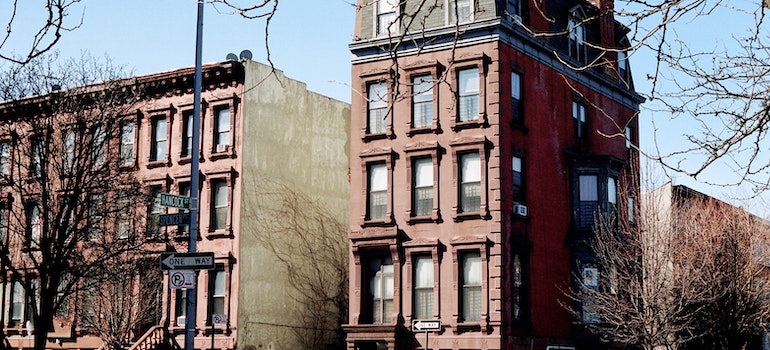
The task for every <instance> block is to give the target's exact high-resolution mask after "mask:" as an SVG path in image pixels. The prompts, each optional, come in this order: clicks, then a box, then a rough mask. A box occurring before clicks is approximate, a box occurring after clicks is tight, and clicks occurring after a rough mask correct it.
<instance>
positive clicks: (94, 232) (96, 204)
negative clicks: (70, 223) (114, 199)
mask: <svg viewBox="0 0 770 350" xmlns="http://www.w3.org/2000/svg"><path fill="white" fill-rule="evenodd" d="M104 205H105V203H104V194H102V193H99V192H92V193H89V194H88V218H87V219H86V225H88V240H89V241H96V240H98V239H100V238H101V237H102V234H103V231H104V224H103V220H104V210H105V206H104Z"/></svg>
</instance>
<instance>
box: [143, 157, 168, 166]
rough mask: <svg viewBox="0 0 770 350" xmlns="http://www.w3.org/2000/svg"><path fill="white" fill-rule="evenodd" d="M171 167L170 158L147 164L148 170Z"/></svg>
mask: <svg viewBox="0 0 770 350" xmlns="http://www.w3.org/2000/svg"><path fill="white" fill-rule="evenodd" d="M169 165H170V164H169V161H168V158H166V159H163V160H151V161H149V162H147V169H152V168H160V167H165V166H169Z"/></svg>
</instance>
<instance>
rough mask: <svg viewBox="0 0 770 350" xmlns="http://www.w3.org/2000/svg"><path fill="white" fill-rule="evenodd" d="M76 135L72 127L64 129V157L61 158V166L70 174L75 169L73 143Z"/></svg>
mask: <svg viewBox="0 0 770 350" xmlns="http://www.w3.org/2000/svg"><path fill="white" fill-rule="evenodd" d="M76 136H77V134H76V133H75V130H74V129H69V130H66V131H64V157H63V158H62V162H63V164H62V167H63V168H64V169H63V170H64V171H63V172H64V173H65V174H71V173H72V171H73V170H75V144H76V142H77V141H76Z"/></svg>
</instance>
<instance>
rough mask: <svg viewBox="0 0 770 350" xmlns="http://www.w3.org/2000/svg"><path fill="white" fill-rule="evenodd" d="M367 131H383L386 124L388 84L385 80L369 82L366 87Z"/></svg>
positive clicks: (376, 132)
mask: <svg viewBox="0 0 770 350" xmlns="http://www.w3.org/2000/svg"><path fill="white" fill-rule="evenodd" d="M367 89H368V92H367V99H368V102H367V109H368V130H367V131H368V133H369V134H382V133H385V131H386V129H387V125H388V120H387V118H388V86H387V84H386V83H385V82H380V83H372V84H369V87H368V88H367Z"/></svg>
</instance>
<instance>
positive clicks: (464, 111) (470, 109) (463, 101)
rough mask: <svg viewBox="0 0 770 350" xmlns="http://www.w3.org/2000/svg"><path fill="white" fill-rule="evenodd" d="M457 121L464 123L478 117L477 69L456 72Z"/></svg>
mask: <svg viewBox="0 0 770 350" xmlns="http://www.w3.org/2000/svg"><path fill="white" fill-rule="evenodd" d="M457 86H458V92H457V95H458V102H457V108H458V120H457V121H459V122H466V121H471V120H476V119H478V117H479V69H478V68H469V69H462V70H459V71H458V72H457Z"/></svg>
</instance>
